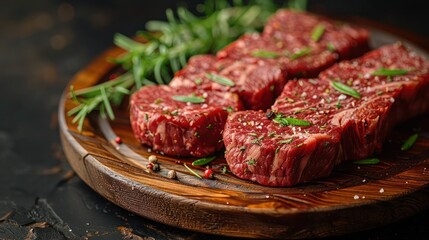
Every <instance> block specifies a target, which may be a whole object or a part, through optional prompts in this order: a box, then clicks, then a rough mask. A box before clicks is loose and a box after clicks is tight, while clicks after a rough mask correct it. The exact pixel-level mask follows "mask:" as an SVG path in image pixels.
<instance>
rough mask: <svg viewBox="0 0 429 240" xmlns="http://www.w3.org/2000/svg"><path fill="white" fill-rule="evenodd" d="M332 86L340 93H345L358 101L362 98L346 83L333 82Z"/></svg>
mask: <svg viewBox="0 0 429 240" xmlns="http://www.w3.org/2000/svg"><path fill="white" fill-rule="evenodd" d="M331 86H332V87H333V88H334V89H335V90H337V91H338V92H340V93H344V94H346V95H349V96H352V97H354V98H357V99H360V98H361V95H360V93H359V92H358V91H357V90H356V89H353V88H351V87H349V86H347V85H345V84H344V83H341V82H335V81H333V82H331Z"/></svg>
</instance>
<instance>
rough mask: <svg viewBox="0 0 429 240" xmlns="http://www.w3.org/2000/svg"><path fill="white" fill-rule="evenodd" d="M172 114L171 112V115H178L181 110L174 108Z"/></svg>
mask: <svg viewBox="0 0 429 240" xmlns="http://www.w3.org/2000/svg"><path fill="white" fill-rule="evenodd" d="M170 114H171V116H177V115H179V110H174V111H172V112H171V113H170Z"/></svg>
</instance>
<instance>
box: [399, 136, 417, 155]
mask: <svg viewBox="0 0 429 240" xmlns="http://www.w3.org/2000/svg"><path fill="white" fill-rule="evenodd" d="M418 138H419V134H418V133H414V134H413V135H411V136H410V137H409V138H407V140H406V141H405V142H404V144H402V146H401V150H402V151H407V150H409V149H411V148H412V147H413V146H414V143H416V141H417V139H418Z"/></svg>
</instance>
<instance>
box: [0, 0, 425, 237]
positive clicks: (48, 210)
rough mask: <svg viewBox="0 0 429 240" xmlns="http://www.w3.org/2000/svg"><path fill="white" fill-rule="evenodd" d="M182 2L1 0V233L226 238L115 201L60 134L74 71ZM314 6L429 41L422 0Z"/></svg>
mask: <svg viewBox="0 0 429 240" xmlns="http://www.w3.org/2000/svg"><path fill="white" fill-rule="evenodd" d="M184 2H186V3H188V4H189V5H192V4H194V3H195V2H201V1H184ZM175 5H176V1H173V0H156V1H137V0H132V1H112V0H105V1H84V0H76V1H62V0H41V1H25V0H18V1H2V2H1V3H0V239H79V238H89V239H221V238H220V237H217V236H208V235H202V234H198V233H192V232H189V231H184V230H180V229H176V228H172V227H168V226H164V225H161V224H158V223H155V222H152V221H149V220H147V219H144V218H140V217H138V216H134V215H133V214H132V213H129V212H127V211H125V210H123V209H120V208H118V207H116V206H114V205H113V204H111V203H109V202H108V201H106V200H105V199H103V198H102V197H100V196H99V195H98V194H96V193H94V192H93V191H92V190H91V189H90V188H89V187H87V186H86V185H85V184H84V183H83V182H82V181H81V180H80V179H79V178H78V177H76V176H75V175H74V174H73V172H72V171H71V169H70V167H69V165H68V164H67V162H66V159H65V157H64V154H63V152H62V148H61V144H60V141H59V135H58V124H57V108H58V101H59V98H60V96H61V93H62V91H63V90H64V88H65V86H66V84H67V82H68V81H69V80H70V79H71V78H72V76H73V75H74V74H75V73H76V72H77V71H78V70H79V69H81V68H83V67H84V66H85V65H86V64H88V62H89V61H90V60H91V59H93V58H94V57H95V56H96V55H98V54H99V53H101V52H102V51H103V50H105V49H106V48H108V47H109V46H111V45H112V36H113V34H114V33H116V32H120V33H124V34H126V35H133V33H134V32H136V31H137V30H139V29H142V28H143V26H144V23H145V22H146V21H147V20H149V19H162V18H163V16H164V9H165V8H166V7H174V6H175ZM310 10H312V11H316V12H320V13H325V14H328V15H331V16H338V17H340V18H347V19H350V18H352V19H355V20H356V19H358V20H359V19H360V20H362V19H369V20H372V21H377V22H378V24H377V25H378V26H381V27H383V28H386V29H388V30H391V31H395V32H396V33H399V34H401V35H402V36H405V37H407V38H409V39H411V40H414V41H415V42H417V43H419V44H420V45H424V47H426V49H429V47H428V46H429V44H428V43H429V27H428V22H429V14H427V8H425V1H415V0H411V1H396V0H395V1H381V0H378V1H370V0H364V1H344V0H342V1H340V0H314V1H310ZM427 226H429V212H428V211H425V212H422V213H420V214H418V215H416V216H414V217H411V218H407V219H405V220H402V221H400V222H398V223H394V224H391V225H388V226H386V227H382V228H378V229H375V230H371V231H365V232H361V233H356V234H352V235H347V236H342V237H336V238H332V239H427V236H428V235H429V229H428V227H427ZM424 236H426V237H424ZM222 239H227V238H222Z"/></svg>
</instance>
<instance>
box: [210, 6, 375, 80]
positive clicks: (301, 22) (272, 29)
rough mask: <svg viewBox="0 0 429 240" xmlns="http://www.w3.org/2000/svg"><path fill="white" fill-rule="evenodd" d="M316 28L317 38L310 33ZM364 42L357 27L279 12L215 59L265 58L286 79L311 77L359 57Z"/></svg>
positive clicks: (365, 38) (366, 36) (365, 37)
mask: <svg viewBox="0 0 429 240" xmlns="http://www.w3.org/2000/svg"><path fill="white" fill-rule="evenodd" d="M317 28H319V36H318V37H317V34H314V32H317V31H316V30H315V29H317ZM312 35H314V36H313V37H312ZM368 39H369V34H368V32H367V31H366V30H364V29H361V28H357V27H352V26H349V25H345V24H342V25H341V24H337V23H334V22H333V21H332V20H329V19H327V18H323V17H319V16H316V15H312V14H308V13H302V12H295V11H290V10H280V11H278V12H277V13H276V14H275V15H273V16H272V17H271V18H270V20H269V21H268V23H267V25H266V26H265V29H264V32H263V33H262V35H259V34H248V35H244V36H242V37H241V38H240V39H238V40H237V41H235V42H233V43H231V44H230V45H228V46H227V47H226V48H225V49H223V50H221V51H219V52H218V54H217V56H218V57H219V58H229V59H240V60H247V61H252V62H253V61H256V60H258V59H265V60H268V61H271V62H274V63H275V62H277V63H278V64H280V67H281V68H282V70H285V71H286V72H287V74H288V77H289V78H293V77H315V76H317V75H318V74H319V72H320V71H322V70H324V69H326V68H328V67H329V66H331V65H333V64H334V63H335V62H336V61H338V60H341V59H347V58H351V57H355V56H358V55H361V54H363V53H364V52H365V51H367V50H368Z"/></svg>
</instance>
